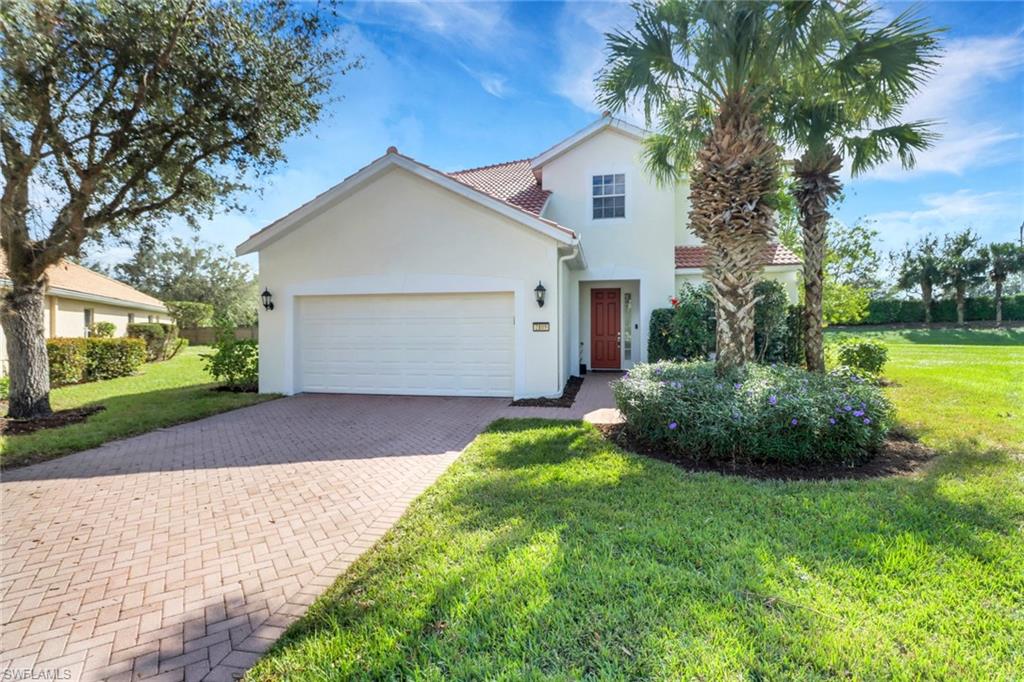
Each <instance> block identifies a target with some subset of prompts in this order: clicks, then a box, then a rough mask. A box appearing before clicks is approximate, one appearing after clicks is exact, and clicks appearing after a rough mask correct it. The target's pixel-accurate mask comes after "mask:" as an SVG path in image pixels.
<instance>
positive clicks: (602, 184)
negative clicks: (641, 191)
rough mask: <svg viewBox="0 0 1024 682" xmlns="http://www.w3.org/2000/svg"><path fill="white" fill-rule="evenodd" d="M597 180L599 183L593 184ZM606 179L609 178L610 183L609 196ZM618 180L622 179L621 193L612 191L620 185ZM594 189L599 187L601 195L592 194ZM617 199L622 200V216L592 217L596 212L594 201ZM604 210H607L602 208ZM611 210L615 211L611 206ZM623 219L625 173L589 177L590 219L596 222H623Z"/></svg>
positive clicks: (624, 213) (624, 208)
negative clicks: (610, 191)
mask: <svg viewBox="0 0 1024 682" xmlns="http://www.w3.org/2000/svg"><path fill="white" fill-rule="evenodd" d="M599 178H600V182H595V181H596V180H598V179H599ZM608 178H611V183H610V184H611V189H612V190H613V191H612V193H611V194H609V193H608V189H609V183H608ZM619 178H622V183H621V184H622V192H621V193H619V192H615V191H614V190H615V188H616V186H617V185H619V184H620V183H619ZM596 187H600V188H601V189H602V193H601V194H594V189H595V188H596ZM619 197H621V198H622V215H610V216H606V215H602V216H597V215H594V211H595V210H597V209H596V208H595V206H594V200H596V199H602V200H603V199H617V198H619ZM605 210H607V208H606V207H605V208H602V211H605ZM612 210H613V211H614V210H615V207H614V206H612ZM625 218H626V174H625V173H601V174H594V175H591V176H590V219H591V220H595V221H596V220H625Z"/></svg>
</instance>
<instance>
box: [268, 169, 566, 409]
mask: <svg viewBox="0 0 1024 682" xmlns="http://www.w3.org/2000/svg"><path fill="white" fill-rule="evenodd" d="M259 257H260V287H261V289H262V288H263V287H266V288H267V289H269V290H270V292H271V293H272V294H273V297H274V310H272V311H266V310H262V309H261V310H260V311H259V318H260V319H259V324H260V390H261V391H264V392H271V391H273V392H281V393H293V392H294V391H295V390H296V386H297V382H296V377H295V368H296V362H295V357H294V353H295V329H294V326H295V320H296V299H297V298H298V297H301V296H305V295H344V294H374V293H377V294H383V293H388V294H400V293H443V292H458V291H508V292H512V293H513V294H514V296H515V304H514V309H515V311H516V314H515V323H516V326H515V334H516V337H515V341H516V355H515V394H516V396H517V397H525V396H539V395H556V394H558V393H560V392H561V382H560V380H559V372H558V364H559V353H558V343H557V338H558V326H559V322H560V320H559V319H558V318H559V315H558V312H557V311H558V305H557V300H558V293H559V288H560V287H559V286H558V278H557V273H556V271H557V267H558V265H557V263H558V249H557V244H556V242H555V241H554V240H553V239H551V238H550V237H548V236H545V235H543V234H540V233H539V232H537V231H535V230H533V229H531V228H529V227H527V226H525V225H522V224H520V223H518V222H516V221H514V220H511V219H509V218H506V217H504V216H501V215H499V214H497V213H495V212H494V211H491V210H489V209H487V208H485V207H483V206H480V205H479V204H477V203H475V202H472V201H470V200H468V199H466V198H464V197H461V196H459V195H457V194H455V193H453V192H451V191H449V190H446V189H444V188H442V187H439V186H438V185H435V184H433V183H431V182H429V181H427V180H424V179H422V178H419V177H417V176H415V175H413V174H412V173H410V172H408V171H405V170H403V169H401V168H393V169H391V170H389V171H387V172H386V173H384V174H383V175H381V176H380V177H378V178H376V179H375V180H374V181H373V182H371V183H369V184H368V185H366V186H364V187H362V188H360V189H359V190H357V191H356V192H355V193H354V194H352V195H350V196H348V197H346V198H344V199H342V200H341V201H339V202H338V203H336V204H334V205H333V206H330V207H329V208H327V209H325V210H323V211H322V212H321V213H319V214H318V215H316V216H314V217H312V218H309V219H308V220H307V221H306V222H305V223H304V224H302V225H300V226H298V227H296V228H295V229H294V230H293V231H292V232H290V233H288V234H286V235H285V236H283V237H282V238H280V239H278V240H277V241H275V242H272V243H270V244H268V245H266V246H264V247H263V248H262V249H261V251H260V254H259ZM538 281H540V282H543V283H544V286H545V287H546V288H547V301H546V305H545V306H544V307H543V308H538V307H537V305H536V303H535V302H534V294H533V289H534V287H535V286H537V282H538ZM533 322H548V323H550V325H551V328H550V331H549V332H533V331H532V330H531V323H533Z"/></svg>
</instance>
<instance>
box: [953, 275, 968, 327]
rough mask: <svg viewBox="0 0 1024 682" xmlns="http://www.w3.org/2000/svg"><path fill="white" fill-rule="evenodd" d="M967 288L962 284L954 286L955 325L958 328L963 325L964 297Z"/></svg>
mask: <svg viewBox="0 0 1024 682" xmlns="http://www.w3.org/2000/svg"><path fill="white" fill-rule="evenodd" d="M966 289H967V287H965V286H964V285H963V284H957V285H956V323H957V324H958V325H960V326H963V324H964V297H965V296H966V294H967V291H966Z"/></svg>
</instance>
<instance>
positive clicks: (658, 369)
mask: <svg viewBox="0 0 1024 682" xmlns="http://www.w3.org/2000/svg"><path fill="white" fill-rule="evenodd" d="M661 372H662V369H661V367H658V368H657V369H655V370H654V373H655V374H661Z"/></svg>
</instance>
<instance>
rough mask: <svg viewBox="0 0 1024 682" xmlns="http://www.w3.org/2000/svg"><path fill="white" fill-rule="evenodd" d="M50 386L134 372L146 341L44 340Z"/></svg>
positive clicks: (111, 377)
mask: <svg viewBox="0 0 1024 682" xmlns="http://www.w3.org/2000/svg"><path fill="white" fill-rule="evenodd" d="M46 351H47V353H48V354H49V357H50V385H51V386H54V387H56V386H64V385H67V384H79V383H82V382H83V381H97V380H101V379H113V378H115V377H124V376H128V375H130V374H135V372H137V371H138V370H139V367H141V366H142V363H143V362H145V360H146V344H145V343H144V342H143V341H141V340H139V339H108V338H104V337H97V338H87V339H83V338H54V339H47V341H46Z"/></svg>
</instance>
